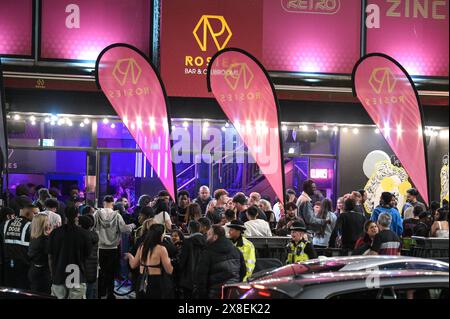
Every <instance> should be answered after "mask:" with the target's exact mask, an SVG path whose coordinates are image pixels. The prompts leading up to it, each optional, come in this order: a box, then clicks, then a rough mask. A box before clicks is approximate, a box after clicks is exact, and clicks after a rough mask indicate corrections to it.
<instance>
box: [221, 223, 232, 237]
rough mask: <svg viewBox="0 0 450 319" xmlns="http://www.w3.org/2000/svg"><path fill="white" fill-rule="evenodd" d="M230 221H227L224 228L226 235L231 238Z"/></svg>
mask: <svg viewBox="0 0 450 319" xmlns="http://www.w3.org/2000/svg"><path fill="white" fill-rule="evenodd" d="M230 224H231V223H230V222H227V223H226V224H225V225H223V226H222V227H223V229H224V230H225V236H226V237H227V238H230V227H228V225H230Z"/></svg>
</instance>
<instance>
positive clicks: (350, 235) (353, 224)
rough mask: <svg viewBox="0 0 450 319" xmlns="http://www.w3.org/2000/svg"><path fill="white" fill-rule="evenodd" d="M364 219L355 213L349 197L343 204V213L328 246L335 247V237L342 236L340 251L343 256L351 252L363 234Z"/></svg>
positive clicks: (353, 202) (352, 201)
mask: <svg viewBox="0 0 450 319" xmlns="http://www.w3.org/2000/svg"><path fill="white" fill-rule="evenodd" d="M365 222H366V218H365V217H364V216H363V215H361V214H360V213H357V212H355V200H354V199H353V198H352V197H349V198H347V199H346V200H345V202H344V212H343V213H342V214H340V215H339V217H338V219H337V221H336V226H335V228H334V231H333V233H332V234H331V237H330V246H331V247H336V244H335V242H336V237H337V235H338V234H341V236H342V249H343V250H344V254H345V253H346V252H348V251H349V250H353V249H354V247H355V243H356V241H357V240H358V238H359V237H360V236H361V234H362V233H363V232H364V224H365Z"/></svg>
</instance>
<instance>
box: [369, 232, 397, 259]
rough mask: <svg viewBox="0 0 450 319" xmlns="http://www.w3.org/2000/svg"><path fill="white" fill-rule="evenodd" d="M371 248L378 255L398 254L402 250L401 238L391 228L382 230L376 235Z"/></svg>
mask: <svg viewBox="0 0 450 319" xmlns="http://www.w3.org/2000/svg"><path fill="white" fill-rule="evenodd" d="M371 249H372V250H373V251H376V252H377V253H378V255H388V256H396V255H398V254H399V253H400V250H401V242H400V238H399V237H398V236H397V234H396V233H394V232H393V231H391V230H389V229H385V230H382V231H380V232H379V233H378V234H377V235H376V236H375V238H374V240H373V243H372V247H371Z"/></svg>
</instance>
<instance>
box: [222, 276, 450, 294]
mask: <svg viewBox="0 0 450 319" xmlns="http://www.w3.org/2000/svg"><path fill="white" fill-rule="evenodd" d="M369 276H370V277H369ZM368 277H369V278H372V277H378V278H379V279H380V280H383V279H395V278H397V279H402V278H403V279H408V278H414V280H419V278H421V279H423V278H428V279H436V280H437V281H438V280H444V281H447V282H448V278H449V273H448V272H443V271H426V270H393V271H386V270H383V271H370V272H367V271H350V272H325V273H316V274H302V275H297V276H286V277H280V278H273V279H263V280H259V281H255V282H252V283H249V284H248V286H250V287H251V288H255V289H271V290H275V291H280V292H282V293H284V294H287V295H289V296H291V297H294V296H296V295H298V293H300V292H301V291H302V290H304V289H305V288H307V287H310V286H315V285H321V284H333V283H344V282H349V281H365V280H366V279H368ZM230 286H231V285H230Z"/></svg>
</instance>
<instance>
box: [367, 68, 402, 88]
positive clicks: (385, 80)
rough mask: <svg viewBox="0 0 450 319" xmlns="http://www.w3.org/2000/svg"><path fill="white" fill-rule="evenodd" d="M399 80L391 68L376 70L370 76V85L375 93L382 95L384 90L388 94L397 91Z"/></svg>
mask: <svg viewBox="0 0 450 319" xmlns="http://www.w3.org/2000/svg"><path fill="white" fill-rule="evenodd" d="M396 83H397V78H396V77H395V75H394V73H393V72H392V70H391V69H390V68H376V69H374V70H373V71H372V74H371V75H370V79H369V84H370V86H371V87H372V89H373V90H374V92H375V93H377V94H380V93H381V91H382V90H383V88H385V89H386V90H387V92H388V93H392V92H393V91H394V89H395V85H396Z"/></svg>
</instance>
